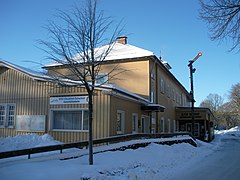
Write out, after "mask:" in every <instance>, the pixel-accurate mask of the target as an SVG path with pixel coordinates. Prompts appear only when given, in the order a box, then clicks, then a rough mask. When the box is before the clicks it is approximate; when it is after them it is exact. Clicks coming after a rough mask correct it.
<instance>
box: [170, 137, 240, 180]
mask: <svg viewBox="0 0 240 180" xmlns="http://www.w3.org/2000/svg"><path fill="white" fill-rule="evenodd" d="M221 141H222V142H221V147H220V148H219V149H218V150H217V151H216V152H215V153H213V154H211V156H207V157H206V158H204V159H202V160H201V161H200V162H197V163H198V164H197V165H195V166H194V165H193V166H191V167H185V168H184V170H183V171H181V172H180V173H177V174H175V176H174V177H173V178H172V179H173V180H175V179H178V180H186V179H194V180H202V179H204V180H213V179H217V180H239V179H240V168H239V167H240V139H236V138H234V137H233V138H227V139H222V140H221Z"/></svg>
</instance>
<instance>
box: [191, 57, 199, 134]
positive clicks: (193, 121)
mask: <svg viewBox="0 0 240 180" xmlns="http://www.w3.org/2000/svg"><path fill="white" fill-rule="evenodd" d="M200 56H202V53H201V52H199V53H198V55H197V56H196V57H195V58H194V59H193V60H190V61H189V64H188V67H189V69H190V83H191V91H190V95H191V102H192V106H191V113H192V114H191V117H192V135H193V137H195V128H194V124H195V119H194V103H195V100H194V91H193V73H195V71H196V69H195V68H193V63H194V62H195V61H196V60H197V59H198V58H199V57H200Z"/></svg>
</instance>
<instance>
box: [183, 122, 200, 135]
mask: <svg viewBox="0 0 240 180" xmlns="http://www.w3.org/2000/svg"><path fill="white" fill-rule="evenodd" d="M186 130H187V131H188V132H192V123H187V124H186ZM199 132H200V129H199V123H195V124H194V136H195V137H199V135H200V133H199Z"/></svg>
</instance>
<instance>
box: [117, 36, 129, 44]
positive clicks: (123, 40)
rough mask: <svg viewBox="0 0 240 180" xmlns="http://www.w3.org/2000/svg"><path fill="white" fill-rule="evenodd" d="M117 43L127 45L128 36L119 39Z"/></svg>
mask: <svg viewBox="0 0 240 180" xmlns="http://www.w3.org/2000/svg"><path fill="white" fill-rule="evenodd" d="M117 42H118V43H121V44H127V37H126V36H121V37H117Z"/></svg>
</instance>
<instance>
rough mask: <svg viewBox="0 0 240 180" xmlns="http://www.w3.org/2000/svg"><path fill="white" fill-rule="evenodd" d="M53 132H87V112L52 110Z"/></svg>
mask: <svg viewBox="0 0 240 180" xmlns="http://www.w3.org/2000/svg"><path fill="white" fill-rule="evenodd" d="M52 118H53V124H52V126H53V127H52V129H55V130H88V110H79V109H78V110H76V109H75V110H66V109H63V110H52Z"/></svg>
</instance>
